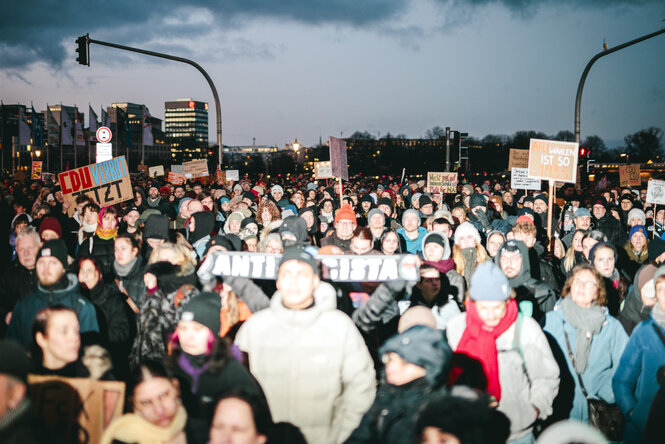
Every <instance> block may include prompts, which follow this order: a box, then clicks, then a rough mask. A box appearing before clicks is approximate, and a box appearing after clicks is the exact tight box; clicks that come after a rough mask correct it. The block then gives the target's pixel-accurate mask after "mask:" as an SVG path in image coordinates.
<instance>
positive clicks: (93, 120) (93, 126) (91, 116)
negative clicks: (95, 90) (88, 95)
mask: <svg viewBox="0 0 665 444" xmlns="http://www.w3.org/2000/svg"><path fill="white" fill-rule="evenodd" d="M88 120H89V121H90V128H89V130H90V140H92V141H94V142H96V141H97V137H95V134H96V133H97V128H99V124H98V123H97V114H95V112H94V111H93V110H92V106H90V105H88Z"/></svg>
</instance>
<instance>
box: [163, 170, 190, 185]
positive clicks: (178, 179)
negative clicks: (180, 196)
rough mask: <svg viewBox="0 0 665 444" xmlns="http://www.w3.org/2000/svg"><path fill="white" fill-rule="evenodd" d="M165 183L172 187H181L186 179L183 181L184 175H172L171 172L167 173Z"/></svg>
mask: <svg viewBox="0 0 665 444" xmlns="http://www.w3.org/2000/svg"><path fill="white" fill-rule="evenodd" d="M167 181H168V182H169V183H171V184H173V185H182V184H183V183H185V182H186V181H187V179H185V174H184V173H174V172H173V171H169V175H168V179H167Z"/></svg>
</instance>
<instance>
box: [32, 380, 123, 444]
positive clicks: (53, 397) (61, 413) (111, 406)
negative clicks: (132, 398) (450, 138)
mask: <svg viewBox="0 0 665 444" xmlns="http://www.w3.org/2000/svg"><path fill="white" fill-rule="evenodd" d="M28 388H29V391H30V399H31V401H32V404H33V409H34V411H35V413H36V414H37V416H39V417H40V418H41V419H42V420H43V421H44V422H45V423H46V425H47V426H48V427H49V429H50V431H52V432H53V433H54V434H55V437H54V438H56V440H57V441H58V442H63V443H72V442H76V443H84V444H92V443H97V442H99V441H100V440H101V437H102V434H103V433H104V430H105V429H106V427H108V425H109V424H110V423H111V421H113V420H114V419H116V418H118V417H120V416H121V415H122V409H123V406H124V401H125V383H124V382H120V381H98V380H95V379H91V378H63V377H60V376H42V375H28Z"/></svg>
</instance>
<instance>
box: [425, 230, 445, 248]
mask: <svg viewBox="0 0 665 444" xmlns="http://www.w3.org/2000/svg"><path fill="white" fill-rule="evenodd" d="M444 237H445V235H444V234H443V233H437V232H432V234H430V235H429V236H427V239H425V240H424V241H423V247H424V246H425V245H427V244H437V245H440V246H442V247H443V248H446V243H447V240H446V239H444Z"/></svg>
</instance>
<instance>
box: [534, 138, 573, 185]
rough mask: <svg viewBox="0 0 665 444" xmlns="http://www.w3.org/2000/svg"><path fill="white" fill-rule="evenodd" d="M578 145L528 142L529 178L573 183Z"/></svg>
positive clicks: (537, 140)
mask: <svg viewBox="0 0 665 444" xmlns="http://www.w3.org/2000/svg"><path fill="white" fill-rule="evenodd" d="M578 150H579V144H578V143H574V142H561V141H558V140H541V139H531V140H530V141H529V176H531V177H533V178H536V179H541V180H554V181H557V182H568V183H575V179H576V178H577V155H578Z"/></svg>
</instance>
